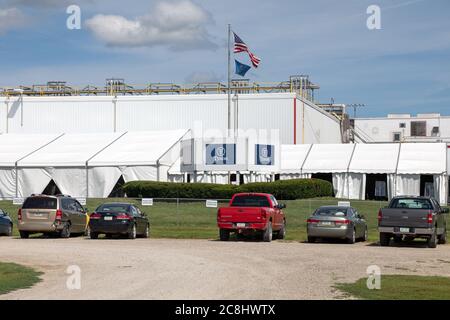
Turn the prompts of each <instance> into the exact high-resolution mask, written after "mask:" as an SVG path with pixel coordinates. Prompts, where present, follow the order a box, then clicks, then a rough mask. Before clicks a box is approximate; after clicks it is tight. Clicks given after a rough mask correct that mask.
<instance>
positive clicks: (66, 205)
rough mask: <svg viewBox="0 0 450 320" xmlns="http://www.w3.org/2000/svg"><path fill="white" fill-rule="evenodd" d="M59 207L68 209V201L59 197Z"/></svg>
mask: <svg viewBox="0 0 450 320" xmlns="http://www.w3.org/2000/svg"><path fill="white" fill-rule="evenodd" d="M61 209H63V210H70V201H69V199H67V198H62V199H61Z"/></svg>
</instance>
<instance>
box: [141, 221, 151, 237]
mask: <svg viewBox="0 0 450 320" xmlns="http://www.w3.org/2000/svg"><path fill="white" fill-rule="evenodd" d="M142 238H144V239H147V238H150V225H149V224H147V226H146V227H145V231H144V233H143V234H142Z"/></svg>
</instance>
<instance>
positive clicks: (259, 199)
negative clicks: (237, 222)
mask: <svg viewBox="0 0 450 320" xmlns="http://www.w3.org/2000/svg"><path fill="white" fill-rule="evenodd" d="M231 206H232V207H270V203H269V200H268V199H267V197H265V196H236V197H235V198H234V200H233V202H232V203H231Z"/></svg>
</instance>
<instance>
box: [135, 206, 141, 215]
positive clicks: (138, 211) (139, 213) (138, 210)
mask: <svg viewBox="0 0 450 320" xmlns="http://www.w3.org/2000/svg"><path fill="white" fill-rule="evenodd" d="M135 208H136V211H137V213H138V215H140V216H142V211H141V210H140V209H139V208H138V207H135Z"/></svg>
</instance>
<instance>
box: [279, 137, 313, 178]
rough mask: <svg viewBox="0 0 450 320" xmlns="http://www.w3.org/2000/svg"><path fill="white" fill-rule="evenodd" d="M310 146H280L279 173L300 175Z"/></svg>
mask: <svg viewBox="0 0 450 320" xmlns="http://www.w3.org/2000/svg"><path fill="white" fill-rule="evenodd" d="M311 146H312V145H310V144H296V145H281V166H280V172H281V173H283V174H287V173H294V174H295V173H300V170H301V168H302V166H303V163H304V162H305V159H306V157H307V155H308V152H309V150H310V149H311Z"/></svg>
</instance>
